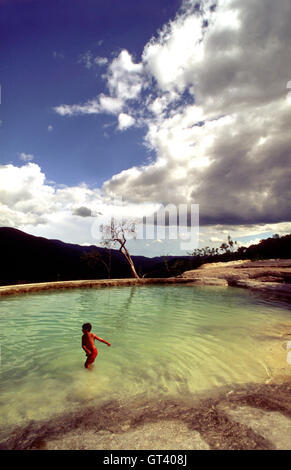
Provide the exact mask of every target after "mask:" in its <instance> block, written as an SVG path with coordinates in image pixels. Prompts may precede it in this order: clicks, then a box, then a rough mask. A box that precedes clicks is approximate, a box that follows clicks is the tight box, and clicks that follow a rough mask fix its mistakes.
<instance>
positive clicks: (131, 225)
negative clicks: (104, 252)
mask: <svg viewBox="0 0 291 470" xmlns="http://www.w3.org/2000/svg"><path fill="white" fill-rule="evenodd" d="M100 229H101V232H102V244H103V245H104V246H105V247H107V248H111V247H116V246H118V245H119V251H120V253H122V254H123V256H124V257H125V259H126V261H127V262H128V264H129V266H130V269H131V272H132V275H133V277H135V278H139V275H138V274H137V272H136V270H135V266H134V263H133V261H132V258H131V256H130V253H129V251H128V249H127V247H126V242H127V239H128V236H131V237H133V238H135V236H136V224H135V222H130V221H128V220H122V221H116V220H115V218H113V217H112V218H111V223H110V224H108V225H101V227H100Z"/></svg>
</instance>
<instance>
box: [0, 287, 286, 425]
mask: <svg viewBox="0 0 291 470" xmlns="http://www.w3.org/2000/svg"><path fill="white" fill-rule="evenodd" d="M85 322H91V323H92V325H93V329H92V331H93V332H94V333H95V334H97V335H98V336H101V337H102V338H104V339H106V340H107V341H109V342H111V344H112V346H111V347H110V348H109V347H107V346H106V345H105V344H103V343H99V342H96V346H97V348H98V351H99V354H98V357H97V359H96V361H95V367H94V370H93V371H88V370H85V369H84V367H83V364H84V361H85V354H84V352H83V350H82V349H81V335H82V332H81V326H82V324H83V323H85ZM0 331H1V336H0V341H1V402H0V407H1V410H0V411H1V425H2V426H7V425H14V424H20V423H25V422H27V421H28V420H31V419H33V420H37V419H43V418H47V417H50V416H52V415H54V414H56V413H61V412H63V411H68V410H69V409H75V407H78V406H87V405H92V404H95V403H96V404H98V403H101V402H102V401H104V400H105V401H107V400H110V399H125V398H129V399H131V398H133V397H134V396H136V395H139V394H144V395H145V396H147V397H148V398H151V397H155V396H160V395H164V396H169V395H171V396H173V395H175V396H183V395H185V394H188V393H189V392H190V393H195V392H203V391H204V390H205V391H206V390H209V389H213V388H215V387H218V386H224V385H228V384H229V385H231V384H239V383H247V382H262V383H264V382H266V381H267V380H269V379H270V378H271V377H272V376H273V375H274V374H275V375H276V374H279V375H280V374H281V375H284V374H285V375H286V374H287V375H288V374H289V375H290V373H291V371H290V369H291V366H290V365H289V364H288V363H287V360H286V357H287V351H286V342H287V340H288V339H290V336H289V337H288V334H290V333H291V311H290V309H289V307H288V305H287V304H282V303H279V302H275V301H269V300H264V299H262V298H260V297H258V296H256V295H254V294H253V293H251V292H249V291H247V290H240V289H237V288H220V287H193V286H186V285H176V286H175V285H174V286H173V285H171V286H167V285H161V286H157V285H154V286H133V287H113V288H103V289H102V288H101V289H72V290H67V291H55V292H53V291H51V292H48V293H34V294H27V295H19V296H13V297H6V298H5V297H4V298H2V299H0Z"/></svg>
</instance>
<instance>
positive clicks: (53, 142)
mask: <svg viewBox="0 0 291 470" xmlns="http://www.w3.org/2000/svg"><path fill="white" fill-rule="evenodd" d="M179 3H180V2H176V1H171V2H168V1H165V0H157V1H155V2H143V1H126V2H118V1H116V0H111V1H96V0H95V1H88V0H85V1H82V2H80V1H79V0H78V1H70V2H68V1H61V2H60V1H50V2H45V1H41V0H39V1H37V0H35V1H24V2H23V1H14V0H13V1H10V2H5V3H4V5H2V6H1V16H0V35H1V43H2V44H4V45H5V47H4V48H2V50H1V64H2V66H1V86H2V106H1V115H2V119H3V125H2V128H1V163H10V162H12V163H13V164H18V163H19V159H18V154H19V153H21V152H25V153H27V154H32V155H34V156H35V157H34V161H36V162H37V163H39V164H40V166H41V168H42V169H43V171H44V172H45V174H46V177H47V178H48V179H49V180H53V181H55V182H56V183H58V184H68V185H74V184H78V183H80V182H82V181H86V182H87V183H88V184H92V185H100V184H101V183H102V182H103V181H104V180H106V179H108V178H110V177H111V175H112V174H113V173H114V172H119V171H121V170H122V169H125V168H128V167H129V166H132V165H134V164H140V163H143V161H144V160H145V158H146V156H145V151H144V148H143V146H142V145H140V143H141V142H142V135H143V131H142V130H141V129H134V130H131V131H130V132H128V133H127V134H123V133H120V132H116V131H115V130H114V120H113V119H112V116H110V115H101V116H100V115H99V116H94V117H93V118H92V117H90V116H89V117H88V116H82V117H80V118H78V117H77V118H73V119H69V120H65V119H63V118H61V117H60V116H58V115H57V114H56V113H55V112H54V111H53V107H54V106H57V105H58V104H60V103H63V102H65V103H75V102H82V101H86V100H87V99H88V98H90V97H92V98H93V97H95V96H96V95H97V94H98V93H100V92H101V91H103V90H105V88H106V85H105V83H104V80H103V79H102V74H103V73H104V67H102V66H98V65H95V66H94V67H93V66H92V67H90V68H88V67H86V58H85V57H84V59H83V61H82V56H85V55H86V53H87V54H88V51H89V52H90V53H91V54H92V55H93V56H94V57H97V56H100V57H103V58H108V60H110V59H112V58H113V57H115V56H117V55H118V54H119V52H120V50H121V49H123V48H124V49H127V50H129V51H130V52H131V54H133V56H134V57H136V59H137V60H139V59H140V55H141V53H142V50H143V47H144V44H145V43H146V42H147V41H148V40H149V39H150V38H151V37H152V36H153V35H154V34H155V33H156V31H157V29H159V28H160V27H161V26H162V25H163V24H164V22H166V21H168V20H169V19H170V18H171V17H173V16H174V15H175V13H176V10H177V7H178V6H179ZM4 116H5V119H4ZM49 126H52V130H51V131H49V130H48V129H51V127H49ZM104 126H108V127H104ZM15 136H17V138H15ZM109 136H110V138H109ZM68 166H69V167H70V171H68Z"/></svg>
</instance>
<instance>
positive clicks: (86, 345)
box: [82, 323, 111, 369]
mask: <svg viewBox="0 0 291 470" xmlns="http://www.w3.org/2000/svg"><path fill="white" fill-rule="evenodd" d="M91 328H92V325H91V323H84V325H83V326H82V331H83V336H82V348H83V349H84V351H85V353H86V355H87V360H86V362H85V364H84V366H85V367H86V369H91V368H92V367H91V364H93V362H94V361H95V359H96V357H97V354H98V351H97V348H96V346H95V344H94V341H95V339H97V340H98V341H101V343H105V344H107V346H111V344H110V343H108V342H107V341H105V339H102V338H99V336H96V335H94V334H93V333H91Z"/></svg>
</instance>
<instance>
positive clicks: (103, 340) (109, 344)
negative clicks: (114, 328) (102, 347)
mask: <svg viewBox="0 0 291 470" xmlns="http://www.w3.org/2000/svg"><path fill="white" fill-rule="evenodd" d="M94 338H95V339H97V340H98V341H101V343H105V344H107V346H111V343H108V341H106V340H105V339H102V338H100V337H99V336H96V335H94Z"/></svg>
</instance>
